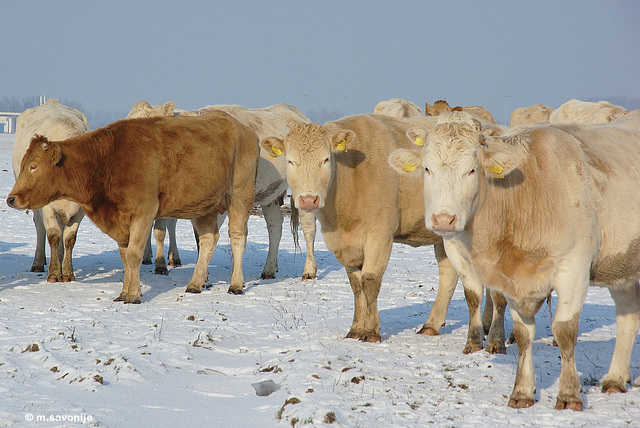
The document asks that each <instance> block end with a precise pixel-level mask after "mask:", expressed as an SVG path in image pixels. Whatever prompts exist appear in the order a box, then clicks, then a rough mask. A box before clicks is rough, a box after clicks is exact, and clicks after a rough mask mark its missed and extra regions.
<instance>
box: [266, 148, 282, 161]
mask: <svg viewBox="0 0 640 428" xmlns="http://www.w3.org/2000/svg"><path fill="white" fill-rule="evenodd" d="M271 151H272V152H273V153H274V154H271V153H269V158H270V159H273V158H275V157H278V156H280V155H281V154H282V150H280V149H279V148H277V147H271Z"/></svg>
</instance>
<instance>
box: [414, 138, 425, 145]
mask: <svg viewBox="0 0 640 428" xmlns="http://www.w3.org/2000/svg"><path fill="white" fill-rule="evenodd" d="M413 144H415V145H416V146H424V138H422V137H417V138H416V139H415V140H413Z"/></svg>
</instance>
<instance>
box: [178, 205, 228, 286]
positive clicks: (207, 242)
mask: <svg viewBox="0 0 640 428" xmlns="http://www.w3.org/2000/svg"><path fill="white" fill-rule="evenodd" d="M217 217H218V214H217V213H213V214H208V215H206V216H202V217H198V218H195V219H193V220H191V224H192V225H193V229H194V231H195V235H196V240H197V242H198V261H197V262H196V268H195V269H194V271H193V276H192V277H191V281H189V284H187V290H186V292H187V293H202V286H203V285H204V283H205V281H206V280H207V278H208V276H209V262H210V261H211V257H213V252H214V251H215V248H216V245H217V243H218V238H219V237H220V231H219V229H218V222H217Z"/></svg>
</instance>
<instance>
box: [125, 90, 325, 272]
mask: <svg viewBox="0 0 640 428" xmlns="http://www.w3.org/2000/svg"><path fill="white" fill-rule="evenodd" d="M214 110H222V111H225V112H227V113H229V114H230V115H232V116H233V117H235V118H236V119H237V120H238V121H240V123H242V124H243V125H245V126H248V127H249V128H251V129H252V130H253V131H254V132H255V133H256V134H257V135H258V138H265V137H270V136H276V137H280V138H284V136H285V135H287V132H288V131H289V127H290V125H291V124H292V123H309V119H307V118H306V117H305V116H304V115H303V114H302V113H301V112H300V110H298V109H297V108H296V107H294V106H292V105H289V104H275V105H272V106H268V107H264V108H257V109H249V108H246V107H243V106H239V105H213V106H207V107H203V108H201V109H199V110H177V109H175V104H174V103H173V102H172V101H169V102H167V103H164V104H162V105H158V106H153V107H152V106H151V105H150V104H149V103H148V102H146V101H140V102H138V103H136V104H135V105H134V106H133V108H132V110H131V112H130V113H129V116H127V117H152V116H171V115H179V116H200V115H203V114H207V113H209V112H211V111H214ZM260 155H261V157H260V160H259V162H258V175H257V178H256V195H255V200H254V204H255V205H260V207H261V208H262V213H263V215H264V219H265V222H266V223H267V230H268V232H269V252H268V254H267V260H266V262H265V266H264V269H263V271H262V274H261V278H275V275H276V272H277V271H278V247H279V246H280V239H281V237H282V222H283V217H282V211H281V209H280V205H281V204H282V196H283V194H284V193H285V191H286V189H287V181H286V175H285V165H286V164H285V161H284V159H283V158H277V157H276V158H274V157H269V155H268V154H266V153H264V152H262V153H261V154H260ZM224 219H225V217H224V216H219V217H218V223H219V226H220V225H222V222H223V221H224ZM166 221H167V226H168V228H169V233H170V236H171V227H173V229H174V230H175V223H172V221H171V220H168V219H167V220H166ZM292 224H293V223H292ZM300 225H301V226H302V233H303V234H304V238H305V241H306V243H307V247H306V248H307V255H306V260H305V265H304V271H303V273H302V279H303V280H304V279H313V278H315V277H316V273H317V270H318V268H317V265H316V259H315V250H314V243H315V235H316V223H315V217H314V216H313V215H312V214H308V213H300ZM161 227H162V223H160V227H158V226H156V228H154V235H155V236H156V241H157V242H158V248H162V247H161V245H162V244H161V242H160V241H159V240H160V239H162V240H164V234H163V230H162V229H161ZM158 229H160V230H158ZM296 230H297V229H296ZM173 233H174V235H175V232H173ZM294 236H297V235H295V234H294ZM296 242H297V240H296ZM173 246H174V244H173V243H170V251H171V248H172V247H173ZM175 251H176V254H177V248H176V250H175ZM160 258H161V261H160V260H159V259H160ZM159 264H160V265H162V264H164V254H163V252H162V250H160V252H158V251H156V267H157V266H158V265H159Z"/></svg>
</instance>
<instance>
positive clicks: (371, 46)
mask: <svg viewBox="0 0 640 428" xmlns="http://www.w3.org/2000/svg"><path fill="white" fill-rule="evenodd" d="M0 19H1V21H0V40H2V45H3V49H2V51H3V54H2V56H3V59H2V61H1V62H0V64H1V66H0V82H1V83H0V96H15V97H18V98H22V97H26V96H34V95H47V96H49V97H56V98H59V99H67V100H73V101H76V102H79V103H82V105H83V107H84V109H85V110H86V112H87V113H89V114H90V113H91V112H93V111H95V110H97V109H106V110H114V111H118V112H120V111H121V112H123V113H124V114H126V112H128V111H129V109H130V108H131V106H132V105H133V104H134V103H135V102H136V101H139V100H147V101H149V102H151V103H152V104H155V103H160V102H164V101H168V100H172V101H175V102H176V105H177V107H180V108H185V109H195V108H199V107H202V106H205V105H208V104H241V105H244V106H246V107H253V108H255V107H264V106H267V105H271V104H276V103H279V102H285V103H289V104H293V105H296V106H298V107H299V108H301V110H303V112H305V113H309V112H310V110H314V111H316V112H319V111H321V110H322V109H326V110H328V111H339V112H340V113H342V114H343V115H347V114H356V113H366V112H372V111H373V108H374V106H375V104H376V103H377V102H378V101H381V100H386V99H389V98H392V97H401V98H405V99H408V100H410V101H413V102H415V103H416V104H418V105H419V106H420V107H424V103H425V102H429V103H433V101H435V100H437V99H447V100H448V101H449V103H450V104H452V105H470V104H479V105H484V106H485V107H486V108H488V109H489V110H490V111H491V112H492V113H493V114H494V116H495V117H496V119H498V120H499V121H503V120H504V116H505V113H507V114H510V112H511V110H512V109H513V108H516V107H523V106H528V105H532V104H536V103H542V104H546V105H549V106H551V107H557V106H558V105H560V104H561V103H562V102H564V101H566V100H568V99H570V98H579V99H585V98H598V97H599V98H606V97H613V96H617V97H629V98H636V99H637V98H640V1H638V0H606V1H604V0H603V1H593V0H575V1H565V0H529V1H518V0H509V1H491V2H489V1H466V0H456V1H444V0H443V1H440V2H434V1H376V0H367V1H350V0H340V1H332V0H330V1H320V0H318V1H301V0H298V1H258V0H253V1H242V0H239V1H238V0H234V1H220V2H218V1H210V0H198V1H195V0H194V1H189V0H184V1H164V0H153V1H138V0H125V1H120V0H118V1H100V2H98V1H88V0H83V1H79V0H78V1H70V0H56V1H33V0H13V1H9V0H6V1H3V2H2V6H1V7H0Z"/></svg>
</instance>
